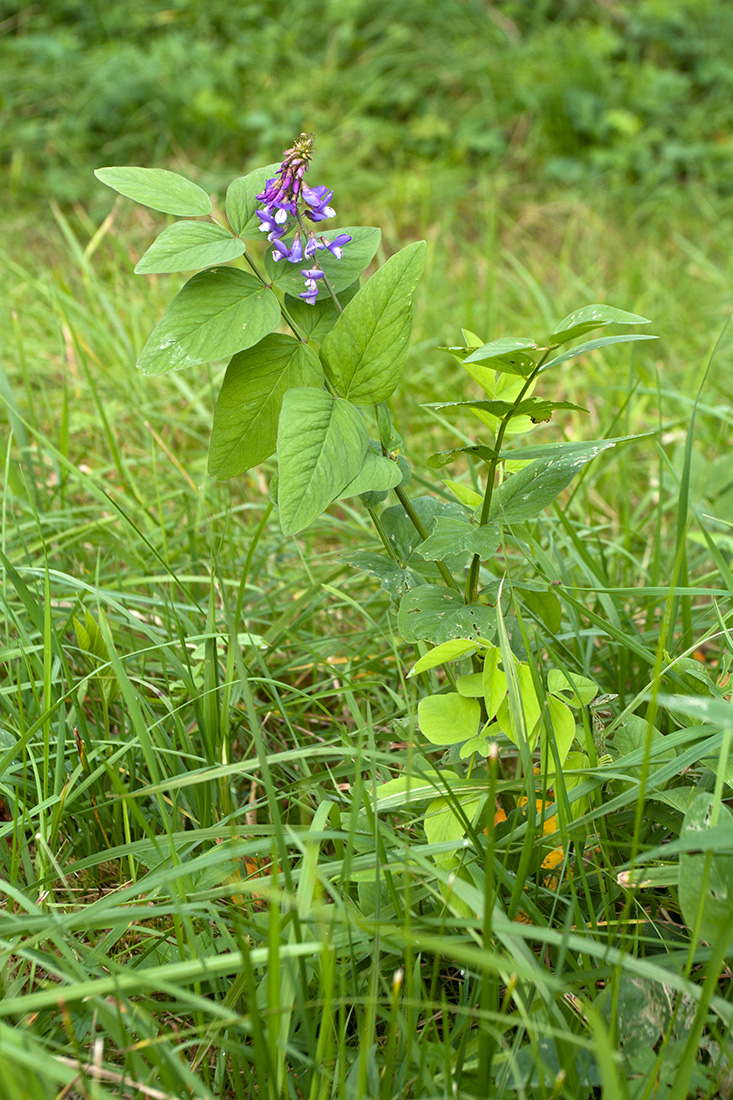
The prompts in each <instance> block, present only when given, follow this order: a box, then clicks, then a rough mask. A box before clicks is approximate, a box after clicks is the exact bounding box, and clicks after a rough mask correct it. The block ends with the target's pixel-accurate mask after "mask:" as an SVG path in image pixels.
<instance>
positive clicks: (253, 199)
mask: <svg viewBox="0 0 733 1100" xmlns="http://www.w3.org/2000/svg"><path fill="white" fill-rule="evenodd" d="M279 167H280V165H279V164H267V165H265V167H264V168H255V170H254V172H249V173H248V174H247V175H246V176H239V177H238V178H237V179H235V180H232V182H231V183H230V184H229V186H228V188H227V197H226V214H227V220H228V222H229V224H230V225H231V227H232V229H233V230H234V232H235V233H236V234H237V236H239V237H260V236H264V234H262V233H261V231H260V226H261V225H262V222H261V221H260V219H259V218H257V217H255V210H257V209H264V207H262V206H261V204H260V203H259V202H258V201H257V195H259V194H261V192H262V191H264V189H265V185H266V183H267V181H268V180H269V179H272V178H273V176H274V175H275V173H276V172H277V170H278V168H279Z"/></svg>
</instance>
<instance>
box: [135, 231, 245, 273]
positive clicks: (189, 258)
mask: <svg viewBox="0 0 733 1100" xmlns="http://www.w3.org/2000/svg"><path fill="white" fill-rule="evenodd" d="M243 252H244V244H243V242H242V241H240V240H237V238H236V237H233V236H232V235H231V233H229V232H228V230H226V229H224V228H222V226H220V225H212V224H211V223H210V222H175V223H174V224H173V225H169V226H168V228H167V229H164V230H163V232H162V233H161V234H160V236H158V237H156V239H155V240H154V241H153V243H152V244H151V246H150V248H149V249H148V250H147V252H146V253H145V255H144V256H142V258H141V259H140V260H138V262H137V263H136V264H135V274H136V275H152V274H162V273H169V272H174V271H193V270H194V269H196V268H199V267H211V266H213V265H214V264H225V263H228V261H229V260H235V259H236V258H237V256H241V255H242V253H243Z"/></svg>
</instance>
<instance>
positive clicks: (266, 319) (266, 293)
mask: <svg viewBox="0 0 733 1100" xmlns="http://www.w3.org/2000/svg"><path fill="white" fill-rule="evenodd" d="M279 322H280V305H279V303H278V300H277V298H276V297H275V295H274V294H273V293H272V291H271V290H268V288H267V287H264V286H263V285H262V283H261V282H260V281H259V280H258V279H255V277H254V275H248V274H246V272H244V271H236V270H235V269H234V268H231V267H215V268H211V269H210V270H209V271H202V272H200V274H198V275H194V276H193V278H191V279H189V280H188V282H187V283H186V285H185V286H184V287H183V288H182V289H181V290H179V292H178V294H177V295H176V296H175V298H174V299H173V301H172V302H171V304H170V306H169V307H168V310H167V312H166V313H164V314H163V316H162V317H161V319H160V321H158V324H157V325H156V326H155V328H154V329H153V331H152V333H151V334H150V336H149V338H148V342H147V343H146V345H145V347H144V348H143V350H142V352H141V354H140V358H139V359H138V361H137V365H138V367H139V368H140V370H141V371H142V372H143V374H166V373H167V372H168V371H171V370H180V369H181V368H182V367H188V366H191V365H193V364H195V363H204V362H210V361H212V360H214V359H228V358H229V357H230V356H232V355H235V354H236V352H238V351H244V349H245V348H249V347H252V345H253V344H256V343H258V342H259V341H260V340H261V339H262V337H263V336H267V335H268V333H270V332H272V331H273V329H275V328H277V326H278V324H279Z"/></svg>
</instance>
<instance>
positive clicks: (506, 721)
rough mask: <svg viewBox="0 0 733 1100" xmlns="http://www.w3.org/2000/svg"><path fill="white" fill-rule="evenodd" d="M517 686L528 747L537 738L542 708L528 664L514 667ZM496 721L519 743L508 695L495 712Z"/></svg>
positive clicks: (509, 736)
mask: <svg viewBox="0 0 733 1100" xmlns="http://www.w3.org/2000/svg"><path fill="white" fill-rule="evenodd" d="M516 676H517V686H518V688H519V703H520V706H521V708H522V714H523V716H524V729H525V733H526V735H527V741H528V743H529V746H530V748H532V746H533V745H534V743H535V741H536V740H537V733H538V731H537V729H536V726H537V723H538V722H539V719H540V714H541V711H542V708H541V707H540V701H539V699H538V698H537V692H536V691H535V687H534V681H533V679H532V672H531V670H530V668H529V665H524V664H520V665H517V669H516ZM496 721H497V723H498V725H499V728H500V729H501V730H502V731H503V732H504V733H505V734H506V735H507V737H508V738H509V740H510V741H513V742H514V744H515V745H518V744H519V728H518V722H515V720H514V715H513V713H512V707H511V703H510V700H509V696H508V695H507V697H506V698H505V699H503V700H502V703H501V705H500V706H499V709H498V710H497V712H496Z"/></svg>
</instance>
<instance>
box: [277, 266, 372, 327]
mask: <svg viewBox="0 0 733 1100" xmlns="http://www.w3.org/2000/svg"><path fill="white" fill-rule="evenodd" d="M358 289H359V280H358V279H357V280H356V282H353V283H352V284H351V286H347V287H346V289H345V290H340V291H339V292H338V299H339V303H340V305H341V307H342V308H343V307H344V306H345V305H348V303H349V302H350V301H351V299H352V298H353V297H354V295H355V294H356V292H357V291H358ZM301 290H302V286H301ZM285 309H286V310H287V311H288V314H289V316H290V317H291V318H292V319H293V321H294V322H295V324H296V325H297V326H298V328H299V329H300V331H301V332H302V333H303V335H304V336H307V337H308V338H309V339H310V340H316V341H317V342H318V343H321V341H323V340H324V339H325V338H326V336H327V335H328V333H329V332H330V331H331V329H332V328H333V326H334V325H335V324H336V322H337V321H338V319H339V316H340V314H339V311H338V309H337V307H336V303H335V302H334V300H333V298H332V297H331V295H330V294H329V293H328V291H327V290H325V289H324V291H323V293H322V294H321V295H320V297H319V298H317V299H316V301H315V302H314V303H313V305H309V304H308V303H307V302H304V301H303V299H302V298H293V297H292V296H291V295H290V294H286V295H285Z"/></svg>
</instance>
